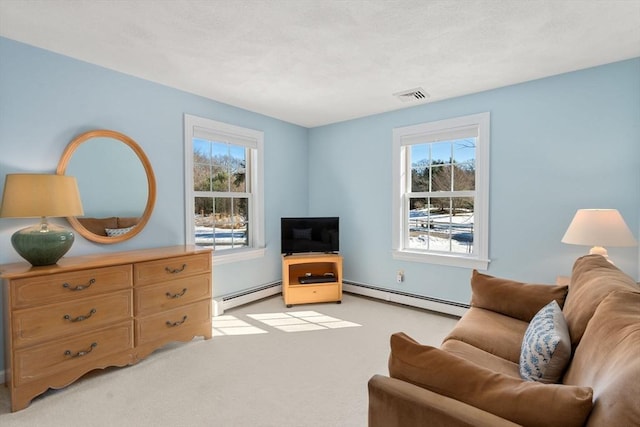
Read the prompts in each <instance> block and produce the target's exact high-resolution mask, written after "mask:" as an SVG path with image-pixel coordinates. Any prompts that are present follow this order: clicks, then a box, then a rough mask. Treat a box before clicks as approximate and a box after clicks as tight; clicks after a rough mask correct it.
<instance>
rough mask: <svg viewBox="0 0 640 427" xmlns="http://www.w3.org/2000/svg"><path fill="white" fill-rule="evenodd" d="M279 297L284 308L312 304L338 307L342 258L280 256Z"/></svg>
mask: <svg viewBox="0 0 640 427" xmlns="http://www.w3.org/2000/svg"><path fill="white" fill-rule="evenodd" d="M301 282H302V283H301ZM304 282H309V283H304ZM282 297H283V298H284V303H285V304H286V306H287V307H291V306H292V305H294V304H309V303H316V302H337V303H338V304H340V303H341V302H342V256H340V255H338V254H293V255H282Z"/></svg>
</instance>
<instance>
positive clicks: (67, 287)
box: [11, 265, 132, 308]
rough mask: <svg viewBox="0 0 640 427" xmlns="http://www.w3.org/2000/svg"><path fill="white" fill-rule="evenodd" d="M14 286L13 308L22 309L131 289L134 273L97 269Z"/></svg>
mask: <svg viewBox="0 0 640 427" xmlns="http://www.w3.org/2000/svg"><path fill="white" fill-rule="evenodd" d="M11 286H12V290H11V306H12V307H13V308H23V307H29V306H33V305H41V304H49V303H54V302H62V301H70V300H76V299H77V298H80V297H88V296H92V295H98V294H101V293H104V292H108V291H113V290H118V289H126V288H130V287H131V286H132V270H131V265H118V266H114V267H103V268H94V269H88V270H82V271H73V272H68V273H58V274H49V275H45V276H38V277H27V278H24V279H15V280H12V281H11Z"/></svg>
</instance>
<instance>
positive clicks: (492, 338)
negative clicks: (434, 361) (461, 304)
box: [444, 307, 529, 363]
mask: <svg viewBox="0 0 640 427" xmlns="http://www.w3.org/2000/svg"><path fill="white" fill-rule="evenodd" d="M528 325H529V324H528V323H527V322H525V321H522V320H518V319H515V318H513V317H509V316H504V315H502V314H499V313H496V312H493V311H490V310H485V309H483V308H477V307H471V308H470V309H469V310H467V312H466V313H465V314H464V316H462V318H461V319H460V320H459V321H458V323H457V324H456V326H455V327H454V328H453V329H452V330H451V332H449V335H447V336H446V337H445V339H444V342H446V341H448V340H450V339H456V340H458V341H462V342H466V343H467V344H470V345H472V346H474V347H478V348H479V349H482V350H484V351H486V352H489V353H491V354H494V355H496V356H498V357H501V358H503V359H507V360H509V361H511V362H513V363H519V362H520V350H521V345H522V338H523V337H524V333H525V331H526V330H527V326H528Z"/></svg>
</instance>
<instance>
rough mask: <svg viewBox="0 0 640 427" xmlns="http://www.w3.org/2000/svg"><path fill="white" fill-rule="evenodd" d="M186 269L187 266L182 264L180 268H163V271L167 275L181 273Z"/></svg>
mask: <svg viewBox="0 0 640 427" xmlns="http://www.w3.org/2000/svg"><path fill="white" fill-rule="evenodd" d="M186 267H187V264H182V267H180V268H171V267H165V268H164V269H165V271H166V272H167V273H170V274H178V273H182V272H183V271H184V269H185V268H186Z"/></svg>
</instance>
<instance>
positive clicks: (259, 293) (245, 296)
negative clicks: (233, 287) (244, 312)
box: [213, 281, 282, 316]
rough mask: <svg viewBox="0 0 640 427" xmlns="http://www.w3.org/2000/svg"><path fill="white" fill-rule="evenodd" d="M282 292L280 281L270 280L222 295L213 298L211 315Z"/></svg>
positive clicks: (217, 314)
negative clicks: (264, 283) (267, 282)
mask: <svg viewBox="0 0 640 427" xmlns="http://www.w3.org/2000/svg"><path fill="white" fill-rule="evenodd" d="M279 293H282V282H281V281H277V282H272V283H269V284H266V285H261V286H256V287H254V288H250V289H245V290H244V291H240V292H236V293H233V294H229V295H223V296H221V297H217V298H214V299H213V315H214V316H221V315H222V314H224V311H225V310H228V309H230V308H233V307H238V306H240V305H244V304H248V303H250V302H253V301H257V300H260V299H262V298H266V297H270V296H272V295H276V294H279Z"/></svg>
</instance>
